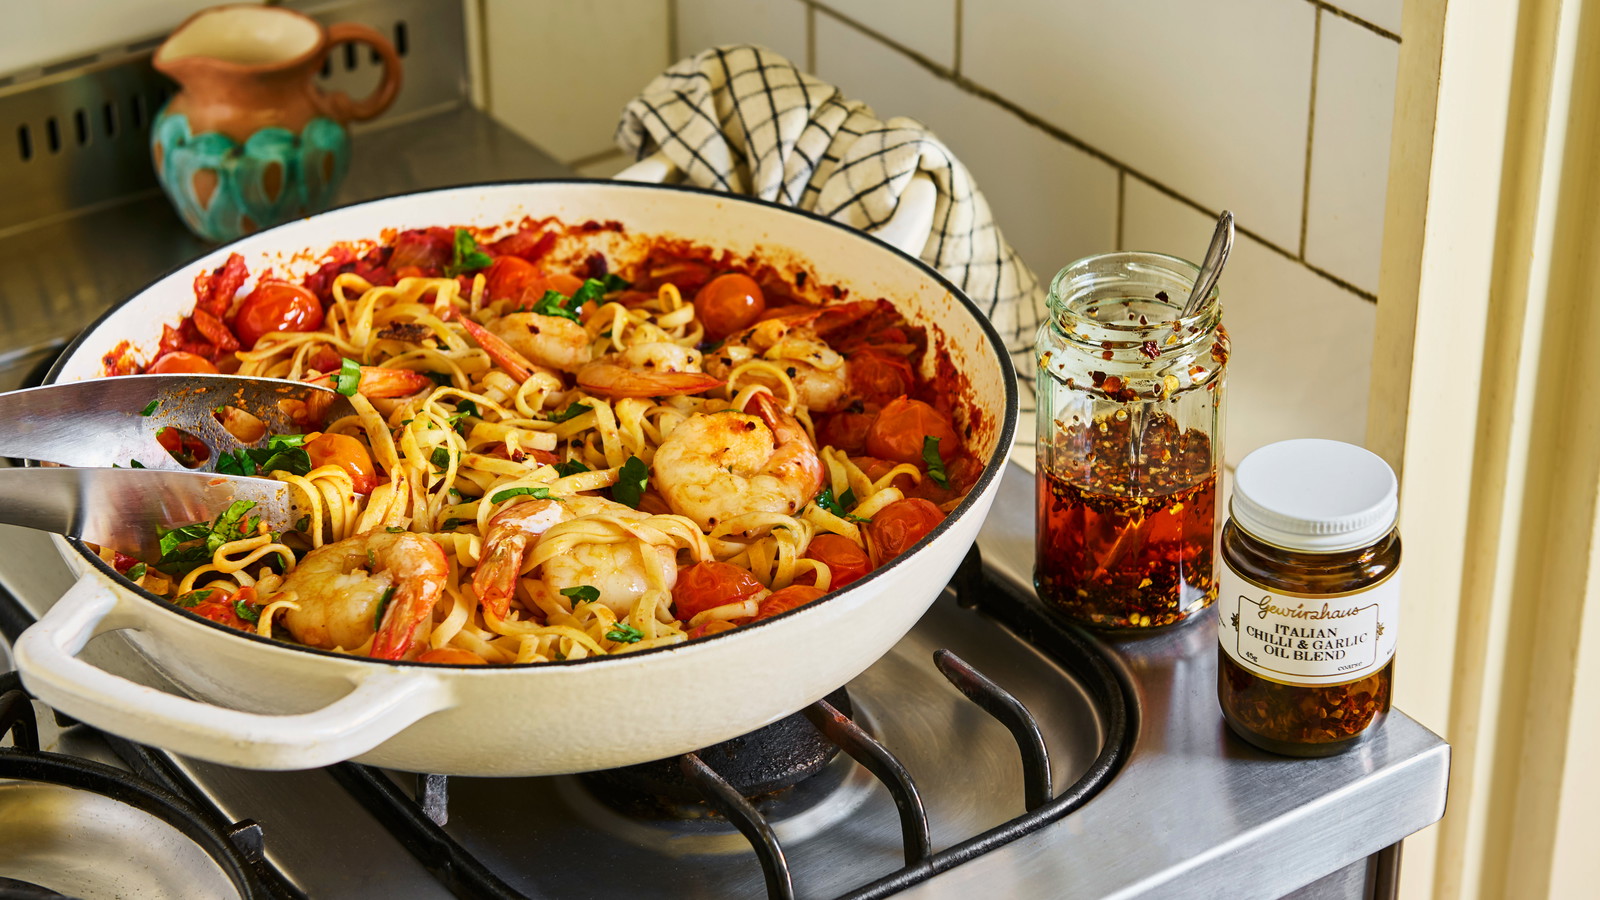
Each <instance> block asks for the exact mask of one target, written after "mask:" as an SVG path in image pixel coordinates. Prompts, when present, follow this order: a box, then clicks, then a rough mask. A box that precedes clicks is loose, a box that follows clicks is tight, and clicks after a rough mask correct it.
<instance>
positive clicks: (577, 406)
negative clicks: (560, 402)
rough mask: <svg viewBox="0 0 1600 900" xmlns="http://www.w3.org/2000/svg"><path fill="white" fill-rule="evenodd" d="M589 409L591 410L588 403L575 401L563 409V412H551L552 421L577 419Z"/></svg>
mask: <svg viewBox="0 0 1600 900" xmlns="http://www.w3.org/2000/svg"><path fill="white" fill-rule="evenodd" d="M588 411H589V406H588V405H587V404H583V403H574V404H572V405H571V406H569V407H567V408H566V409H563V410H562V411H561V412H558V413H551V414H550V421H552V422H565V421H567V420H568V419H576V418H577V417H579V416H581V415H583V414H584V413H586V412H588Z"/></svg>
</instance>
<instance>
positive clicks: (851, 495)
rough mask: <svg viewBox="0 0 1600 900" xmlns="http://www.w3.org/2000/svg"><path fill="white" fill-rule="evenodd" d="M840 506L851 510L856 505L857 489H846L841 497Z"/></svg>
mask: <svg viewBox="0 0 1600 900" xmlns="http://www.w3.org/2000/svg"><path fill="white" fill-rule="evenodd" d="M839 505H840V506H842V507H844V508H845V509H849V508H851V507H853V506H855V505H856V492H855V488H845V489H844V494H843V496H841V497H840V498H839Z"/></svg>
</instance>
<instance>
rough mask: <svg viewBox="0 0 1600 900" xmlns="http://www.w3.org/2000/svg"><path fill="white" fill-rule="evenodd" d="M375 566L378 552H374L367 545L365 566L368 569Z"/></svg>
mask: <svg viewBox="0 0 1600 900" xmlns="http://www.w3.org/2000/svg"><path fill="white" fill-rule="evenodd" d="M377 567H378V554H377V553H374V552H373V550H372V548H371V547H368V548H367V568H368V569H376V568H377Z"/></svg>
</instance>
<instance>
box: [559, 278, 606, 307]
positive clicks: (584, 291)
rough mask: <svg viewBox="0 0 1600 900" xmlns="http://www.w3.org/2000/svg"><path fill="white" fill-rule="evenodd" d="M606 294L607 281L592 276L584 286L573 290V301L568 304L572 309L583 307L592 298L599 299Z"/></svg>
mask: <svg viewBox="0 0 1600 900" xmlns="http://www.w3.org/2000/svg"><path fill="white" fill-rule="evenodd" d="M605 295H606V283H605V282H604V281H598V280H596V279H593V278H590V279H588V280H586V281H584V283H583V287H580V288H578V289H577V290H576V291H573V292H572V302H570V303H568V304H567V305H568V306H569V307H571V308H572V309H582V308H583V305H584V304H585V303H588V302H589V301H590V300H596V301H598V300H599V299H601V298H602V297H604V296H605Z"/></svg>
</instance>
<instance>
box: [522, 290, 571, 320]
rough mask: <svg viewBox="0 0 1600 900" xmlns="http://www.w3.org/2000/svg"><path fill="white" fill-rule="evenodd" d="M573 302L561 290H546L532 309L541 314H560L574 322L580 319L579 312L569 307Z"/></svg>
mask: <svg viewBox="0 0 1600 900" xmlns="http://www.w3.org/2000/svg"><path fill="white" fill-rule="evenodd" d="M571 302H572V301H571V299H570V298H569V297H567V295H566V294H563V293H561V292H560V291H545V292H544V296H543V297H540V298H539V302H537V303H535V304H533V310H532V311H533V312H535V313H538V314H539V315H541V316H560V317H561V318H563V319H571V320H572V321H574V322H577V321H580V320H579V318H578V314H577V313H576V312H573V311H572V310H571V309H569V308H568V306H569V305H570V304H571Z"/></svg>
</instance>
